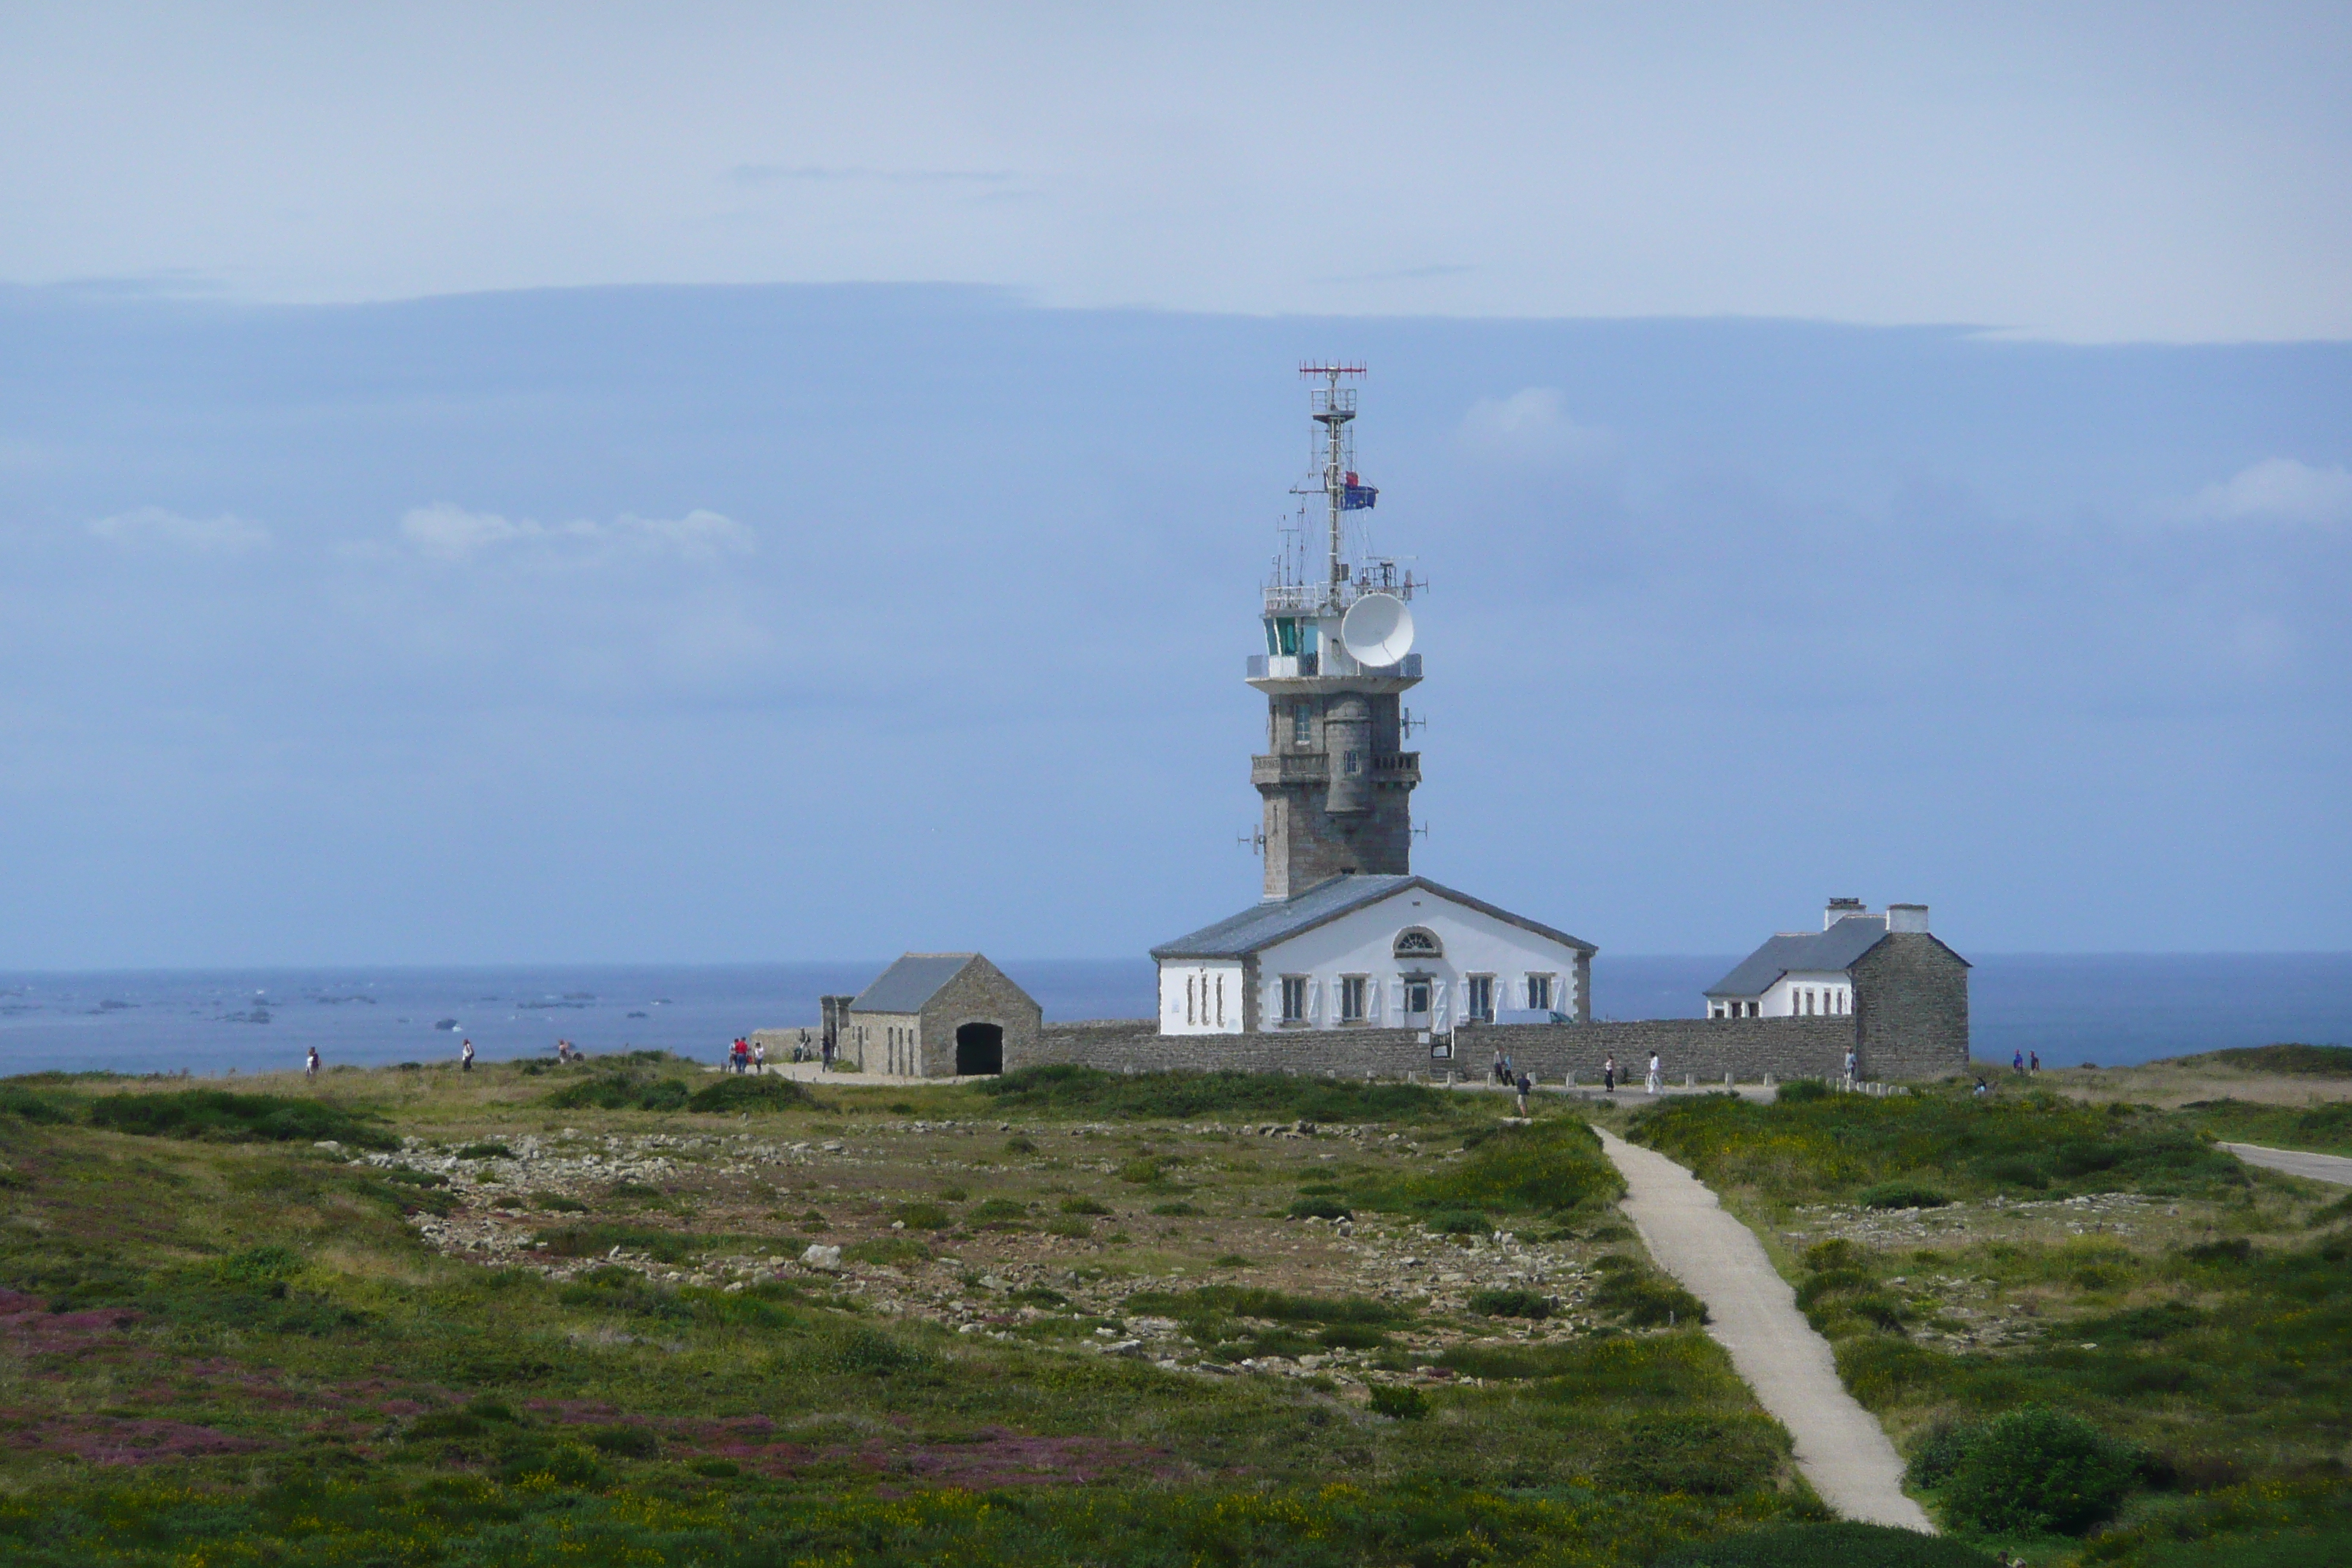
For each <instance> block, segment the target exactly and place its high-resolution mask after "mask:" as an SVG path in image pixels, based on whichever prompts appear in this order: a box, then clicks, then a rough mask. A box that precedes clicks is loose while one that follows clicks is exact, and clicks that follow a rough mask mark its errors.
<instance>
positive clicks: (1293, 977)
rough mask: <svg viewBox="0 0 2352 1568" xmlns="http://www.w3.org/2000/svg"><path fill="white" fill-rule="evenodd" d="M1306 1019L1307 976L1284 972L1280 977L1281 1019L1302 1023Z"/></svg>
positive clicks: (1292, 1022)
mask: <svg viewBox="0 0 2352 1568" xmlns="http://www.w3.org/2000/svg"><path fill="white" fill-rule="evenodd" d="M1306 1019H1307V976H1305V975H1304V974H1286V975H1284V976H1283V977H1282V1021H1283V1022H1284V1023H1286V1024H1299V1023H1304V1022H1305V1021H1306Z"/></svg>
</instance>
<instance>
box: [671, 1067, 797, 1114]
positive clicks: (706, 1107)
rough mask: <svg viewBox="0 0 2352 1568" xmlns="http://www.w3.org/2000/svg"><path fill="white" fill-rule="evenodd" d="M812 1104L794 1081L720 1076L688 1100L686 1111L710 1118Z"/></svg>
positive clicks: (738, 1074)
mask: <svg viewBox="0 0 2352 1568" xmlns="http://www.w3.org/2000/svg"><path fill="white" fill-rule="evenodd" d="M813 1103H814V1101H813V1100H811V1099H810V1096H809V1091H808V1090H807V1089H806V1088H804V1087H803V1085H801V1084H800V1083H799V1082H798V1081H796V1080H795V1079H788V1078H775V1077H772V1076H770V1075H768V1074H766V1073H758V1074H751V1075H746V1074H742V1073H721V1074H719V1077H718V1078H717V1079H714V1080H713V1081H711V1082H709V1083H708V1084H705V1085H704V1086H703V1087H702V1088H700V1089H696V1090H695V1091H694V1092H693V1093H691V1094H689V1095H688V1096H687V1097H686V1109H687V1110H690V1111H695V1112H698V1113H699V1114H702V1115H709V1116H723V1115H726V1114H728V1113H730V1112H733V1111H763V1112H764V1111H776V1110H801V1109H802V1108H803V1107H805V1106H808V1105H810V1104H813Z"/></svg>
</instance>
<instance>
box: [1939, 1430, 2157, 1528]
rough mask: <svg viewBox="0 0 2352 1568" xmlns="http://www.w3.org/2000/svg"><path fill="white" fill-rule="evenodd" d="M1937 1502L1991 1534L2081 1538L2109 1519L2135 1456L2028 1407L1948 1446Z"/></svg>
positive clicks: (2132, 1473)
mask: <svg viewBox="0 0 2352 1568" xmlns="http://www.w3.org/2000/svg"><path fill="white" fill-rule="evenodd" d="M1948 1445H1949V1446H1950V1447H1953V1448H1956V1449H1957V1458H1952V1459H1951V1460H1950V1468H1949V1479H1948V1480H1947V1481H1946V1482H1945V1484H1944V1489H1943V1494H1942V1501H1943V1504H1944V1507H1945V1509H1946V1510H1947V1511H1948V1512H1949V1513H1950V1514H1951V1515H1952V1516H1953V1518H1955V1519H1956V1520H1958V1521H1959V1522H1961V1523H1963V1524H1966V1525H1969V1526H1970V1527H1972V1528H1974V1529H1977V1530H1981V1531H1989V1532H1990V1533H1994V1534H2002V1535H2026V1534H2044V1533H2047V1534H2057V1535H2080V1534H2082V1533H2083V1532H2084V1531H2086V1530H2088V1529H2090V1528H2091V1527H2092V1526H2093V1525H2095V1524H2100V1523H2103V1522H2105V1521H2106V1520H2108V1519H2111V1518H2113V1517H2114V1516H2115V1511H2116V1508H2117V1506H2118V1505H2119V1504H2121V1503H2122V1501H2123V1500H2124V1497H2125V1496H2126V1494H2127V1493H2128V1492H2129V1491H2130V1490H2131V1489H2132V1483H2133V1480H2134V1479H2135V1478H2136V1476H2137V1474H2138V1471H2139V1464H2140V1461H2139V1456H2138V1454H2137V1451H2135V1450H2134V1449H2132V1448H2130V1447H2126V1445H2124V1444H2122V1443H2119V1442H2117V1441H2116V1440H2115V1439H2114V1438H2112V1437H2110V1436H2107V1435H2106V1434H2105V1432H2102V1431H2101V1430H2099V1428H2097V1427H2096V1426H2092V1425H2091V1424H2090V1423H2089V1422H2087V1421H2085V1420H2084V1419H2082V1418H2081V1417H2080V1416H2077V1415H2068V1414H2066V1413H2065V1412H2064V1411H2062V1410H2053V1409H2052V1408H2050V1407H2049V1406H2048V1405H2026V1406H2024V1407H2023V1408H2021V1409H2018V1410H2011V1411H2009V1412H2007V1413H2006V1414H2004V1415H1997V1416H1995V1417H1993V1418H1992V1419H1991V1420H1990V1421H1988V1422H1986V1423H1984V1424H1983V1425H1982V1426H1978V1427H1975V1428H1973V1429H1971V1430H1969V1431H1967V1432H1966V1433H1964V1434H1962V1435H1958V1436H1954V1437H1952V1438H1950V1439H1948Z"/></svg>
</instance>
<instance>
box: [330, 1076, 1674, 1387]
mask: <svg viewBox="0 0 2352 1568" xmlns="http://www.w3.org/2000/svg"><path fill="white" fill-rule="evenodd" d="M794 1131H795V1132H804V1135H780V1134H777V1133H772V1132H769V1131H764V1130H763V1131H732V1132H725V1133H694V1132H687V1133H659V1132H656V1133H622V1132H616V1131H596V1130H593V1129H583V1128H579V1127H562V1128H560V1129H557V1130H554V1131H547V1132H544V1133H540V1134H516V1133H512V1132H496V1133H486V1134H484V1137H483V1140H482V1142H478V1143H473V1144H467V1143H460V1142H441V1143H433V1142H423V1141H419V1140H416V1139H413V1138H412V1139H410V1140H408V1141H406V1142H404V1145H403V1147H402V1148H401V1149H400V1150H399V1151H397V1152H387V1153H369V1154H353V1155H352V1158H353V1160H354V1162H355V1163H362V1164H366V1165H370V1166H374V1167H378V1168H383V1169H387V1170H398V1171H403V1172H407V1173H414V1177H415V1179H421V1180H425V1181H429V1182H431V1183H433V1184H435V1185H436V1190H438V1191H440V1192H441V1193H443V1194H445V1195H446V1197H447V1198H448V1199H450V1200H453V1205H452V1206H451V1207H450V1210H449V1212H448V1213H446V1214H445V1215H436V1214H431V1213H421V1214H419V1215H415V1217H414V1219H413V1222H412V1223H414V1224H415V1226H417V1228H418V1229H419V1230H420V1231H421V1232H422V1233H423V1234H424V1236H425V1237H426V1238H427V1239H428V1240H429V1241H430V1242H431V1244H432V1245H433V1246H434V1247H436V1248H438V1249H439V1250H440V1251H442V1252H444V1253H446V1254H448V1255H450V1256H453V1257H459V1258H467V1259H469V1260H474V1261H478V1262H480V1263H483V1264H487V1265H500V1266H509V1267H521V1268H531V1269H534V1270H538V1271H540V1272H542V1273H545V1274H547V1275H549V1276H550V1277H551V1278H554V1279H576V1278H578V1277H580V1276H583V1275H586V1274H589V1273H590V1272H592V1271H594V1270H598V1269H604V1268H623V1269H627V1270H630V1271H632V1272H635V1273H637V1274H640V1275H642V1276H644V1277H645V1278H646V1279H647V1280H649V1281H651V1282H654V1283H656V1284H658V1285H665V1286H672V1287H701V1288H706V1289H719V1290H740V1289H745V1288H747V1287H748V1286H750V1285H751V1284H753V1283H755V1282H760V1281H775V1282H782V1283H785V1284H788V1285H791V1286H793V1287H795V1288H797V1289H803V1290H807V1291H813V1292H817V1293H821V1294H823V1295H824V1296H826V1297H828V1298H830V1299H834V1300H841V1301H844V1302H845V1303H849V1302H854V1303H856V1304H857V1305H859V1306H860V1307H861V1308H862V1309H863V1310H868V1311H871V1312H873V1313H875V1314H877V1316H881V1317H886V1318H898V1319H919V1320H928V1321H931V1322H935V1323H938V1324H940V1325H941V1326H942V1327H945V1328H948V1329H950V1330H952V1331H957V1332H960V1333H974V1334H987V1335H992V1336H995V1337H999V1338H1016V1337H1017V1338H1022V1339H1025V1340H1031V1341H1034V1342H1040V1343H1042V1344H1045V1345H1048V1346H1055V1347H1060V1348H1065V1349H1066V1350H1068V1351H1069V1352H1071V1353H1074V1354H1119V1355H1129V1356H1137V1357H1142V1358H1147V1359H1150V1360H1151V1361H1153V1362H1155V1363H1159V1364H1161V1365H1163V1366H1173V1367H1182V1368H1195V1369H1198V1370H1200V1371H1202V1372H1204V1373H1212V1374H1264V1375H1275V1376H1281V1375H1288V1376H1298V1375H1309V1374H1312V1375H1318V1376H1321V1377H1324V1378H1327V1379H1328V1380H1330V1381H1331V1382H1332V1383H1334V1384H1337V1385H1339V1386H1342V1387H1345V1386H1348V1385H1350V1384H1366V1383H1376V1382H1388V1381H1397V1380H1404V1379H1411V1378H1413V1377H1416V1376H1420V1377H1428V1376H1433V1375H1444V1374H1443V1373H1439V1372H1438V1370H1437V1369H1435V1368H1434V1367H1433V1365H1432V1363H1433V1362H1434V1360H1435V1359H1436V1358H1438V1357H1440V1356H1442V1355H1444V1352H1446V1351H1447V1350H1449V1349H1451V1348H1454V1347H1455V1346H1457V1345H1463V1344H1495V1343H1508V1344H1513V1345H1531V1344H1541V1343H1546V1342H1557V1341H1561V1340H1567V1339H1572V1338H1574V1337H1576V1336H1579V1335H1580V1334H1584V1333H1587V1332H1590V1331H1591V1330H1592V1329H1594V1328H1595V1327H1596V1326H1597V1324H1596V1322H1595V1321H1594V1319H1593V1317H1592V1316H1591V1314H1590V1313H1589V1312H1588V1311H1586V1310H1584V1309H1585V1301H1586V1299H1587V1296H1588V1294H1589V1288H1590V1286H1591V1283H1592V1282H1593V1280H1594V1279H1595V1270H1594V1268H1593V1259H1594V1258H1595V1257H1596V1256H1597V1255H1598V1254H1600V1253H1601V1252H1604V1251H1607V1250H1609V1249H1610V1248H1611V1247H1612V1244H1614V1243H1619V1242H1622V1243H1624V1244H1626V1246H1627V1247H1629V1248H1631V1246H1632V1238H1631V1235H1630V1233H1629V1232H1622V1231H1615V1230H1614V1229H1613V1227H1603V1228H1602V1230H1601V1233H1600V1234H1598V1235H1597V1236H1596V1235H1587V1236H1585V1237H1575V1236H1572V1235H1567V1234H1557V1235H1544V1236H1528V1237H1522V1236H1517V1235H1514V1234H1511V1233H1508V1232H1494V1233H1489V1234H1486V1235H1474V1236H1467V1237H1459V1236H1442V1235H1436V1234H1433V1233H1432V1232H1431V1231H1430V1230H1428V1229H1427V1228H1425V1227H1424V1226H1422V1225H1420V1224H1417V1223H1414V1222H1412V1221H1411V1220H1406V1219H1401V1218H1396V1217H1391V1216H1381V1215H1371V1214H1365V1215H1359V1216H1357V1217H1354V1218H1352V1219H1349V1218H1342V1219H1336V1220H1323V1219H1316V1218H1288V1217H1286V1216H1285V1215H1284V1212H1283V1211H1284V1210H1285V1209H1286V1206H1287V1205H1288V1204H1289V1203H1290V1200H1291V1198H1292V1196H1293V1194H1294V1193H1295V1192H1296V1191H1297V1189H1298V1188H1299V1187H1301V1186H1306V1187H1309V1188H1312V1187H1313V1186H1314V1185H1315V1184H1316V1183H1317V1182H1318V1179H1322V1180H1324V1181H1326V1182H1328V1180H1329V1179H1330V1178H1331V1177H1333V1176H1334V1175H1335V1174H1339V1173H1349V1174H1359V1175H1360V1174H1362V1173H1367V1172H1377V1171H1379V1170H1381V1169H1382V1168H1384V1167H1386V1168H1396V1167H1401V1166H1406V1165H1410V1164H1412V1163H1416V1162H1428V1161H1443V1160H1446V1159H1452V1158H1458V1157H1459V1154H1458V1151H1456V1150H1454V1149H1451V1148H1446V1147H1441V1146H1439V1145H1438V1144H1436V1143H1434V1142H1433V1143H1431V1144H1430V1145H1428V1146H1424V1145H1423V1142H1420V1141H1418V1140H1417V1139H1416V1138H1414V1137H1412V1136H1409V1135H1407V1134H1405V1133H1402V1132H1398V1131H1389V1130H1387V1129H1384V1128H1380V1127H1362V1126H1317V1125H1314V1124H1311V1123H1304V1122H1292V1123H1275V1124H1250V1125H1226V1124H1221V1123H1214V1122H1206V1123H1199V1124H1192V1125H1186V1126H1181V1127H1156V1128H1147V1129H1138V1128H1135V1127H1131V1126H1112V1125H1096V1124H1076V1125H1073V1124H1067V1123H1058V1124H1030V1123H1015V1122H1012V1121H992V1122H982V1121H880V1122H860V1123H858V1124H857V1125H856V1126H855V1127H835V1126H821V1127H817V1128H812V1129H806V1130H803V1129H798V1128H796V1129H794ZM596 1226H620V1227H622V1228H623V1229H628V1228H629V1227H635V1231H636V1233H637V1235H638V1237H640V1238H641V1237H642V1236H643V1234H644V1233H645V1232H646V1231H653V1232H657V1233H661V1234H662V1236H663V1237H665V1238H666V1237H667V1236H668V1234H669V1233H687V1235H688V1236H690V1237H692V1238H694V1239H695V1240H698V1241H699V1240H702V1239H706V1238H707V1239H708V1240H709V1242H710V1244H711V1245H710V1246H709V1247H707V1248H698V1249H696V1250H695V1251H694V1252H693V1253H692V1255H691V1256H685V1257H681V1256H680V1252H679V1248H678V1247H654V1246H649V1245H631V1241H632V1239H633V1238H632V1237H631V1236H627V1235H624V1236H622V1237H621V1238H620V1239H618V1240H616V1241H615V1242H614V1245H613V1246H611V1247H596V1248H595V1249H593V1250H592V1251H585V1252H583V1250H582V1249H581V1247H579V1245H578V1242H577V1237H579V1236H581V1235H593V1234H597V1233H596V1232H595V1231H594V1229H593V1227H596ZM550 1237H555V1238H556V1239H555V1240H553V1241H551V1240H550ZM567 1237H569V1238H570V1239H569V1241H568V1243H567ZM657 1253H662V1254H667V1256H668V1257H669V1258H671V1259H673V1260H672V1261H665V1260H664V1258H663V1257H661V1256H656V1254H657ZM1215 1284H1227V1285H1242V1286H1247V1287H1252V1288H1261V1289H1271V1290H1277V1291H1282V1292H1286V1293H1291V1294H1295V1295H1303V1296H1315V1297H1321V1298H1331V1297H1360V1298H1366V1299H1370V1300H1375V1301H1380V1302H1382V1303H1386V1304H1388V1305H1389V1306H1391V1308H1393V1309H1396V1310H1398V1316H1399V1319H1400V1325H1401V1326H1393V1327H1391V1329H1390V1330H1389V1331H1388V1332H1387V1333H1386V1334H1385V1335H1383V1336H1381V1337H1383V1338H1384V1339H1385V1340H1386V1342H1385V1343H1382V1344H1379V1345H1371V1346H1364V1347H1349V1346H1335V1347H1328V1348H1317V1349H1308V1350H1302V1351H1299V1352H1297V1353H1295V1354H1288V1355H1284V1354H1267V1355H1258V1356H1244V1357H1239V1358H1236V1359H1234V1360H1232V1361H1221V1360H1219V1359H1218V1358H1217V1355H1216V1354H1215V1352H1214V1347H1213V1346H1210V1345H1204V1344H1201V1343H1196V1342H1194V1341H1192V1339H1191V1338H1189V1337H1188V1336H1187V1334H1186V1331H1185V1330H1184V1329H1183V1328H1182V1327H1181V1325H1180V1324H1179V1322H1178V1321H1176V1319H1175V1318H1173V1317H1171V1316H1165V1315H1157V1314H1153V1313H1150V1312H1130V1311H1129V1310H1128V1308H1127V1305H1126V1303H1127V1302H1128V1301H1129V1299H1130V1298H1133V1297H1136V1296H1138V1295H1139V1294H1141V1293H1145V1292H1152V1293H1167V1292H1183V1291H1189V1290H1192V1289H1196V1288H1198V1287H1201V1286H1204V1285H1215ZM1492 1290H1516V1291H1528V1292H1534V1293H1536V1294H1537V1295H1538V1296H1540V1297H1542V1298H1543V1299H1544V1300H1545V1301H1546V1303H1547V1304H1548V1306H1549V1309H1550V1315H1549V1317H1546V1318H1544V1319H1541V1320H1538V1321H1530V1320H1527V1319H1500V1318H1490V1317H1484V1316H1480V1315H1479V1314H1477V1313H1476V1312H1475V1311H1473V1310H1471V1298H1472V1297H1473V1295H1474V1293H1475V1292H1479V1291H1492ZM1243 1322H1244V1324H1245V1325H1247V1326H1249V1327H1253V1328H1257V1329H1264V1330H1272V1329H1274V1328H1275V1327H1276V1325H1274V1324H1272V1323H1270V1322H1266V1321H1257V1320H1250V1319H1246V1318H1244V1320H1243Z"/></svg>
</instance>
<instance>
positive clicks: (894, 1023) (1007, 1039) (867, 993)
mask: <svg viewBox="0 0 2352 1568" xmlns="http://www.w3.org/2000/svg"><path fill="white" fill-rule="evenodd" d="M1043 1022H1044V1014H1043V1012H1042V1011H1041V1010H1040V1009H1039V1007H1038V1005H1037V1004H1036V1002H1035V1001H1034V999H1033V998H1032V997H1031V996H1030V994H1028V993H1027V992H1025V991H1024V990H1022V989H1021V987H1020V986H1018V985H1015V984H1013V982H1012V981H1011V980H1010V979H1008V978H1007V977H1006V975H1005V973H1004V972H1003V970H1001V969H999V968H997V967H996V965H994V964H993V963H989V962H988V960H987V959H985V958H983V957H982V956H981V955H980V954H979V953H976V952H909V953H907V954H905V955H903V956H902V957H900V958H899V960H898V963H894V964H892V965H891V966H890V967H889V968H887V969H886V970H884V971H883V972H882V973H881V974H880V975H879V976H878V977H877V979H876V980H875V982H874V984H871V985H868V986H867V987H866V989H865V990H863V991H861V992H859V993H858V994H857V996H856V999H855V1000H853V1001H852V1002H851V1003H850V1004H849V1008H848V1013H847V1016H846V1021H845V1024H844V1026H843V1027H842V1029H841V1037H840V1040H839V1042H838V1046H837V1048H838V1050H839V1052H840V1054H841V1055H842V1056H844V1057H845V1058H847V1059H848V1060H850V1061H852V1062H855V1063H856V1064H857V1066H858V1067H859V1068H861V1069H863V1070H864V1071H866V1072H882V1073H894V1074H904V1075H907V1076H909V1077H917V1078H968V1077H971V1076H973V1075H976V1074H984V1073H1000V1072H1003V1070H1004V1062H1005V1058H1006V1057H1007V1055H1008V1054H1010V1055H1011V1056H1013V1058H1015V1059H1024V1060H1025V1059H1027V1058H1029V1057H1031V1056H1034V1054H1035V1051H1036V1047H1037V1036H1038V1030H1039V1028H1040V1027H1041V1026H1042V1024H1043Z"/></svg>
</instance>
